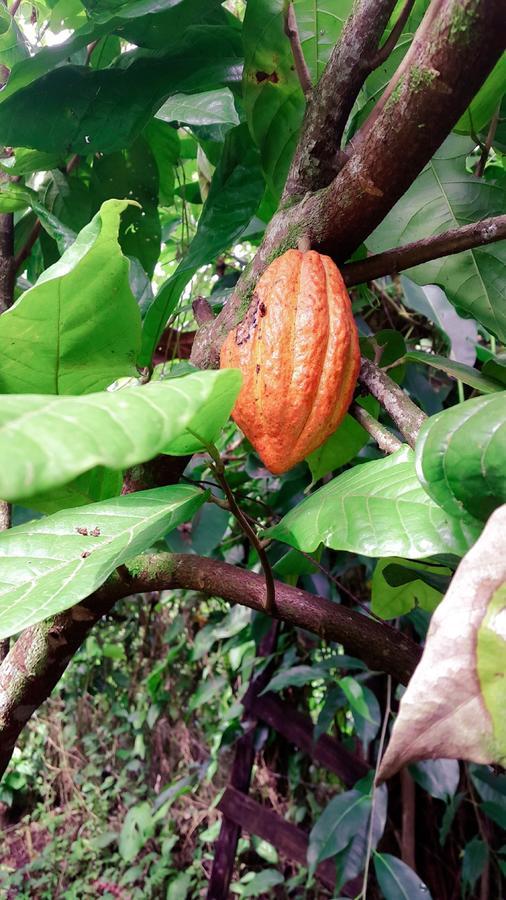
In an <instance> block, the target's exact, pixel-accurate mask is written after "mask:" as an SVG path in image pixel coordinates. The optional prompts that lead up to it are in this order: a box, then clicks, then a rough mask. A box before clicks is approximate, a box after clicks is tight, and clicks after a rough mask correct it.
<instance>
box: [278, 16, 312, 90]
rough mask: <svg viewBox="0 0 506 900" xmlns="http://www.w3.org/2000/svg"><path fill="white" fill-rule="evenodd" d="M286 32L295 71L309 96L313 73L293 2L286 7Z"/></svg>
mask: <svg viewBox="0 0 506 900" xmlns="http://www.w3.org/2000/svg"><path fill="white" fill-rule="evenodd" d="M285 34H286V36H287V38H288V40H289V41H290V46H291V48H292V56H293V62H294V65H295V71H296V72H297V77H298V79H299V81H300V86H301V88H302V92H303V94H304V96H305V97H308V96H309V94H310V93H311V90H312V84H311V75H310V74H309V69H308V67H307V63H306V60H305V59H304V53H303V51H302V45H301V42H300V36H299V29H298V27H297V19H296V18H295V10H294V8H293V3H289V4H288V6H287V8H286V15H285Z"/></svg>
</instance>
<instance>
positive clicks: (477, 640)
mask: <svg viewBox="0 0 506 900" xmlns="http://www.w3.org/2000/svg"><path fill="white" fill-rule="evenodd" d="M505 708H506V505H504V506H501V507H499V509H497V510H496V511H495V512H494V513H493V515H492V516H491V517H490V519H489V520H488V523H487V526H486V528H485V530H484V531H483V534H482V535H481V537H480V538H479V540H478V541H477V542H476V544H475V545H474V547H472V549H471V550H470V551H469V552H468V553H467V555H466V556H465V557H464V559H463V560H462V562H461V563H460V566H459V567H458V569H457V571H456V573H455V576H454V578H453V581H452V584H451V586H450V588H449V590H448V592H447V593H446V595H445V597H444V599H443V601H442V602H441V604H440V606H439V607H438V608H437V610H436V612H435V613H434V615H433V618H432V621H431V625H430V628H429V632H428V635H427V644H426V647H425V650H424V653H423V656H422V659H421V661H420V663H419V665H418V667H417V669H416V671H415V673H414V675H413V677H412V679H411V681H410V683H409V685H408V687H407V689H406V693H405V694H404V696H403V698H402V700H401V704H400V711H399V715H398V717H397V720H396V722H395V725H394V728H393V731H392V737H391V740H390V744H389V746H388V748H387V751H386V753H385V756H384V759H383V762H382V764H381V767H380V770H379V773H378V782H381V781H384V780H385V779H386V778H389V777H390V776H391V775H394V774H395V772H397V771H398V770H399V769H400V768H402V766H405V765H407V764H408V763H411V762H414V761H415V760H420V759H437V758H447V759H466V760H471V761H472V762H476V763H500V764H502V765H504V764H505V763H506V722H505V717H504V709H505Z"/></svg>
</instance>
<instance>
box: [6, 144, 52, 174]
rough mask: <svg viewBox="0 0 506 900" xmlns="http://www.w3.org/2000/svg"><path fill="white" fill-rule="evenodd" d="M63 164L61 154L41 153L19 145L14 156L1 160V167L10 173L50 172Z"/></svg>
mask: <svg viewBox="0 0 506 900" xmlns="http://www.w3.org/2000/svg"><path fill="white" fill-rule="evenodd" d="M61 164H62V158H61V156H57V155H56V154H55V153H41V152H40V151H39V150H29V149H27V148H26V147H18V148H17V150H15V152H14V154H13V156H5V157H4V158H3V159H1V160H0V168H2V169H3V170H4V171H5V172H7V173H8V174H9V175H31V174H32V172H49V171H50V170H51V169H56V168H57V167H58V166H59V165H61Z"/></svg>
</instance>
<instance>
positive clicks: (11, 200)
mask: <svg viewBox="0 0 506 900" xmlns="http://www.w3.org/2000/svg"><path fill="white" fill-rule="evenodd" d="M1 8H2V7H1V6H0V9H1ZM34 196H35V195H34V193H33V191H31V190H30V189H29V188H27V187H25V186H24V184H16V183H15V182H14V183H13V182H11V181H4V182H3V183H1V184H0V213H11V212H17V211H18V210H20V209H26V207H27V206H30V203H31V200H32V197H34Z"/></svg>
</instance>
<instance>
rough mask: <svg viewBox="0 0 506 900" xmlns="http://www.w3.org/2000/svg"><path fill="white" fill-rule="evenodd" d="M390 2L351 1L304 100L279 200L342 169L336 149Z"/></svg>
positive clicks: (326, 181)
mask: <svg viewBox="0 0 506 900" xmlns="http://www.w3.org/2000/svg"><path fill="white" fill-rule="evenodd" d="M290 5H291V4H290ZM394 6H395V0H358V2H357V3H356V4H355V6H354V9H353V12H352V14H351V15H350V17H349V18H348V20H347V22H346V24H345V26H344V29H343V32H342V35H341V38H340V40H339V41H338V43H337V44H336V46H335V47H334V49H333V50H332V53H331V55H330V59H329V61H328V63H327V66H326V67H325V71H324V73H323V75H322V77H321V78H320V80H319V82H318V84H317V85H316V87H315V88H314V90H313V92H312V95H311V96H310V97H309V98H308V106H307V110H306V115H305V118H304V123H303V125H302V131H301V135H300V139H299V143H298V146H297V149H296V151H295V155H294V158H293V161H292V165H291V167H290V171H289V173H288V178H287V181H286V185H285V189H284V192H283V200H282V202H284V201H287V200H288V199H290V198H293V197H297V196H298V197H300V196H302V195H303V194H305V193H306V192H307V191H315V190H318V189H319V188H321V187H326V185H328V184H329V183H330V182H331V181H332V179H333V178H334V176H335V174H336V172H337V171H338V170H339V168H340V167H341V165H342V158H340V156H339V153H338V151H339V147H340V144H341V138H342V136H343V131H344V128H345V125H346V122H347V120H348V116H349V114H350V112H351V109H352V106H353V104H354V102H355V100H356V97H357V95H358V92H359V90H360V88H361V87H362V85H363V83H364V81H365V79H366V78H367V75H368V74H369V71H370V69H369V68H368V67H367V65H364V60H367V59H369V58H370V57H371V56H373V55H374V54H375V52H376V51H377V49H378V43H379V41H380V38H381V35H382V34H383V32H384V30H385V27H386V25H387V22H388V19H389V18H390V15H391V12H392V10H393V8H394Z"/></svg>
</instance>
